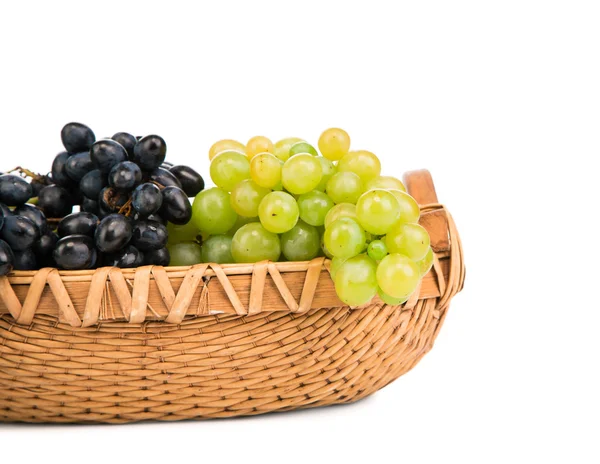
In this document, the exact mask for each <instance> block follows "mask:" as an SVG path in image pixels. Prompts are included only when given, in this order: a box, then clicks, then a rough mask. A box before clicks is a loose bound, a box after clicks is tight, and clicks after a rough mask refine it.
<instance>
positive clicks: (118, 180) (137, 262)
mask: <svg viewBox="0 0 600 464" xmlns="http://www.w3.org/2000/svg"><path fill="white" fill-rule="evenodd" d="M61 138H62V142H63V145H64V147H65V151H63V152H61V153H59V154H58V155H57V156H56V157H55V158H54V161H53V163H52V169H51V172H50V173H49V174H48V175H38V174H35V173H33V172H31V171H29V170H26V169H22V168H17V169H16V170H15V172H17V174H19V175H17V174H4V175H1V176H0V275H5V274H7V273H8V272H10V271H11V270H12V269H16V270H33V269H38V268H41V267H46V266H50V267H58V268H61V269H91V268H95V267H99V266H118V267H137V266H141V265H143V264H158V265H164V266H166V265H168V264H169V261H170V257H169V252H168V249H167V248H166V244H167V239H168V232H167V227H166V225H167V224H169V223H170V224H177V225H184V224H187V223H188V221H189V220H190V218H191V216H192V208H191V204H190V201H189V199H188V197H193V196H195V195H196V194H198V192H200V191H201V190H202V189H203V188H204V180H203V179H202V177H201V176H200V174H198V173H197V172H196V171H194V170H193V169H191V168H189V167H187V166H172V165H169V164H166V163H165V157H166V152H167V145H166V143H165V141H164V140H163V139H162V137H160V136H158V135H148V136H145V137H134V136H133V135H131V134H128V133H125V132H119V133H117V134H115V135H114V136H113V137H111V138H110V139H108V138H107V139H101V140H98V141H96V137H95V135H94V132H93V131H92V130H91V129H90V128H89V127H87V126H85V125H83V124H79V123H70V124H67V125H66V126H64V127H63V129H62V131H61ZM26 178H29V179H30V181H29V182H28V181H27V180H26ZM74 206H77V207H78V209H79V211H76V212H73V207H74Z"/></svg>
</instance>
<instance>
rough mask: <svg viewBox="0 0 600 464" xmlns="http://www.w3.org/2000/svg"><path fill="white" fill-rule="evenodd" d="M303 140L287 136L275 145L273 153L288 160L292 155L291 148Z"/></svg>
mask: <svg viewBox="0 0 600 464" xmlns="http://www.w3.org/2000/svg"><path fill="white" fill-rule="evenodd" d="M298 142H302V139H299V138H298V137H287V138H285V139H281V140H280V141H278V142H277V143H276V144H275V145H274V147H273V154H274V155H275V156H276V157H277V158H279V159H280V160H281V161H287V159H288V158H289V157H290V148H292V145H294V144H295V143H298Z"/></svg>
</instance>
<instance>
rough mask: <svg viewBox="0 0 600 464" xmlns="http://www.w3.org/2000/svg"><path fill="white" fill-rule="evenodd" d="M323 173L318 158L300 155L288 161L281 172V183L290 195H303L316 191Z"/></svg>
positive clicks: (306, 154)
mask: <svg viewBox="0 0 600 464" xmlns="http://www.w3.org/2000/svg"><path fill="white" fill-rule="evenodd" d="M322 175H323V171H322V169H321V163H320V162H319V160H318V158H315V157H314V156H312V155H309V154H308V153H300V154H298V155H294V156H292V157H291V158H290V159H288V160H287V161H286V162H285V163H284V165H283V168H282V170H281V182H282V183H283V186H284V187H285V189H286V190H287V191H288V192H290V193H295V194H296V195H301V194H303V193H306V192H310V191H311V190H314V188H315V187H317V185H319V182H321V177H322Z"/></svg>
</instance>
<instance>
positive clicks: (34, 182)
mask: <svg viewBox="0 0 600 464" xmlns="http://www.w3.org/2000/svg"><path fill="white" fill-rule="evenodd" d="M50 184H51V182H50V179H49V178H48V176H42V177H41V178H37V179H31V182H30V185H31V190H32V193H31V196H32V197H37V196H38V194H39V193H40V190H42V189H43V188H44V187H45V186H46V185H50Z"/></svg>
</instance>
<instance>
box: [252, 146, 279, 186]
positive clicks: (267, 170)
mask: <svg viewBox="0 0 600 464" xmlns="http://www.w3.org/2000/svg"><path fill="white" fill-rule="evenodd" d="M282 166H283V163H282V162H281V161H280V160H278V159H277V158H275V156H274V155H272V154H271V153H260V154H258V155H256V156H255V157H254V158H252V161H250V177H252V180H253V181H254V182H255V183H256V185H260V186H261V187H264V188H269V189H272V188H273V187H275V186H277V185H278V184H280V183H281V168H282Z"/></svg>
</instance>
